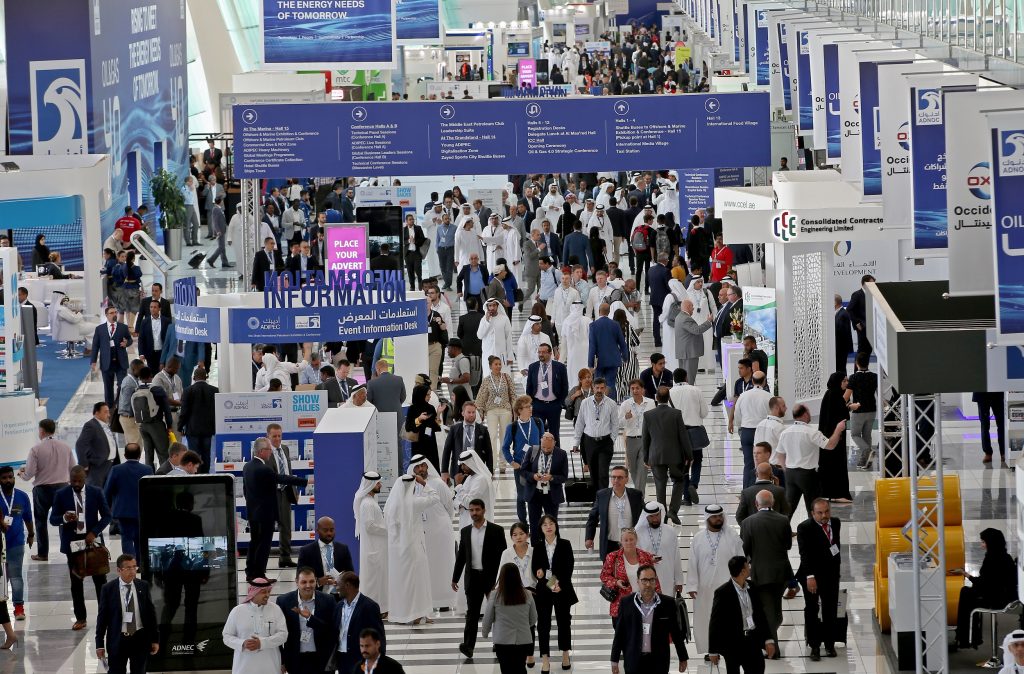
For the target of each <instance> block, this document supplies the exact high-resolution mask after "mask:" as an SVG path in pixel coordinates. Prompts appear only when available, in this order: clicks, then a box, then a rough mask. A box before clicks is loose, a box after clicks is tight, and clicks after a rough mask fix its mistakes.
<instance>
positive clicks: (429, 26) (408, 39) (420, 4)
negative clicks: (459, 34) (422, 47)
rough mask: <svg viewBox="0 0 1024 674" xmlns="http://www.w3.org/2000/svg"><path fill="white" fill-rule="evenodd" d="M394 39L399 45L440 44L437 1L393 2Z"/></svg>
mask: <svg viewBox="0 0 1024 674" xmlns="http://www.w3.org/2000/svg"><path fill="white" fill-rule="evenodd" d="M395 14H396V17H397V18H396V19H395V37H396V38H397V39H398V43H399V44H441V42H442V41H443V40H442V38H443V34H442V32H441V3H440V1H439V0H395Z"/></svg>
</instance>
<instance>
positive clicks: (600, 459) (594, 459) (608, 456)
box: [582, 435, 615, 492]
mask: <svg viewBox="0 0 1024 674" xmlns="http://www.w3.org/2000/svg"><path fill="white" fill-rule="evenodd" d="M582 442H583V463H585V464H587V468H588V469H589V470H590V482H591V483H592V484H593V485H594V491H595V492H597V491H598V490H601V489H604V488H605V487H607V486H608V472H609V471H608V469H609V468H610V467H611V465H612V453H613V452H614V450H615V443H614V442H613V441H612V438H611V436H610V435H607V436H605V437H603V438H592V437H590V436H589V435H584V436H583V441H582Z"/></svg>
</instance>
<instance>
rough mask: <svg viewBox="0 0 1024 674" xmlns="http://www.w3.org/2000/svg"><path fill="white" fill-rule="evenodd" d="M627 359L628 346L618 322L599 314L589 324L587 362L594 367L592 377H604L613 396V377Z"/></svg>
mask: <svg viewBox="0 0 1024 674" xmlns="http://www.w3.org/2000/svg"><path fill="white" fill-rule="evenodd" d="M627 360H629V347H627V346H626V338H625V337H624V336H623V335H622V328H621V327H620V326H619V324H618V323H616V322H615V321H613V320H612V319H610V318H608V317H607V316H601V317H600V318H598V319H597V320H596V321H594V322H593V323H591V324H590V348H589V351H588V353H587V363H588V364H589V365H590V367H592V368H593V369H594V379H597V378H598V377H604V379H605V381H606V382H607V384H608V395H609V396H611V397H612V398H613V399H614V398H615V393H616V392H615V377H616V375H617V374H618V372H619V367H620V366H621V365H622V364H623V363H624V362H626V361H627Z"/></svg>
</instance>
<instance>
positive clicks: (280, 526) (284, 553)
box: [277, 487, 294, 561]
mask: <svg viewBox="0 0 1024 674" xmlns="http://www.w3.org/2000/svg"><path fill="white" fill-rule="evenodd" d="M285 489H291V487H285ZM292 519H294V516H293V515H292V502H291V501H289V500H288V493H287V492H286V491H285V490H284V489H278V490H277V540H278V543H277V548H278V550H279V551H280V554H281V560H282V561H288V560H290V559H291V558H292Z"/></svg>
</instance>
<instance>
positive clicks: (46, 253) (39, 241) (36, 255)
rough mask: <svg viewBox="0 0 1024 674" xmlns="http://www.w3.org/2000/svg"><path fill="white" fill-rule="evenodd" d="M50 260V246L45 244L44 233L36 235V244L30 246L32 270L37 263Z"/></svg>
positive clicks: (44, 262) (40, 263) (41, 263)
mask: <svg viewBox="0 0 1024 674" xmlns="http://www.w3.org/2000/svg"><path fill="white" fill-rule="evenodd" d="M49 261H50V248H49V246H47V245H46V235H45V234H40V235H38V236H36V245H35V246H33V247H32V271H35V270H36V267H38V266H39V265H43V264H46V263H47V262H49Z"/></svg>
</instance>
